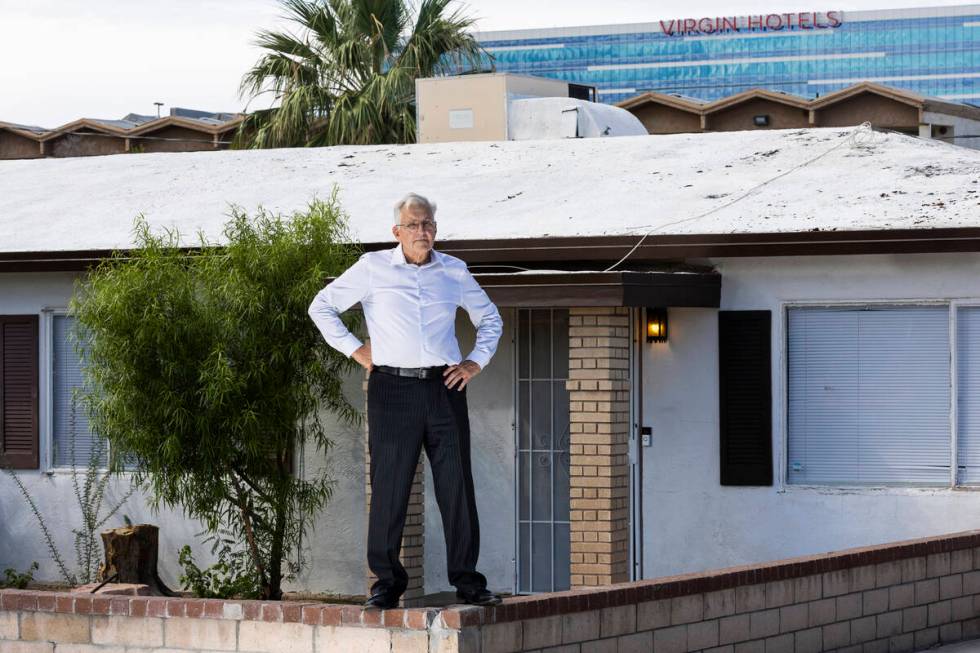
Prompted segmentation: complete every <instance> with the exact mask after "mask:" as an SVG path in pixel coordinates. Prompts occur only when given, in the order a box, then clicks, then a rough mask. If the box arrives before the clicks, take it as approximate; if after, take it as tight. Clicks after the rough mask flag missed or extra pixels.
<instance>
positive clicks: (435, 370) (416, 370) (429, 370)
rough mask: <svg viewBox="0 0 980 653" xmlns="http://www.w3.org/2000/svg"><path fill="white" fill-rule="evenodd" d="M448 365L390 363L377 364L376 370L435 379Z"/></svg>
mask: <svg viewBox="0 0 980 653" xmlns="http://www.w3.org/2000/svg"><path fill="white" fill-rule="evenodd" d="M446 367H448V366H447V365H438V366H436V367H391V366H390V365H375V366H374V368H373V370H372V371H374V372H381V373H383V374H391V375H393V376H407V377H411V378H413V379H435V378H442V373H443V372H445V371H446Z"/></svg>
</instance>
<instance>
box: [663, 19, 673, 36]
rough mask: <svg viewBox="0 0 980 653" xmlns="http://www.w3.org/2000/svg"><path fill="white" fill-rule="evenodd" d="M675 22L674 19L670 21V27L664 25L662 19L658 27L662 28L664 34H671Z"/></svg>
mask: <svg viewBox="0 0 980 653" xmlns="http://www.w3.org/2000/svg"><path fill="white" fill-rule="evenodd" d="M676 22H677V21H676V20H672V21H670V23H669V24H670V27H667V25H664V21H660V29H661V30H663V33H664V34H666V35H668V36H672V35H673V34H674V23H676Z"/></svg>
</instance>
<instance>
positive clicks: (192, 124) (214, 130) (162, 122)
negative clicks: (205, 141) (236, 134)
mask: <svg viewBox="0 0 980 653" xmlns="http://www.w3.org/2000/svg"><path fill="white" fill-rule="evenodd" d="M243 120H244V118H234V119H232V120H229V121H228V122H224V123H221V124H220V125H206V124H203V123H200V122H196V121H194V120H189V119H187V118H183V117H181V116H161V117H160V118H157V119H156V120H151V121H150V122H145V123H143V124H142V125H140V126H139V127H134V128H133V129H131V130H129V131H128V132H126V133H127V135H129V136H137V135H141V134H145V133H147V132H152V131H156V130H158V129H163V128H165V127H170V126H172V125H176V126H178V127H186V128H187V129H192V130H194V131H199V132H203V133H206V134H210V135H214V134H219V133H221V132H223V131H226V130H228V129H230V128H235V127H238V125H239V124H240V123H241V122H242V121H243Z"/></svg>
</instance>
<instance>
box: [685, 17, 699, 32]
mask: <svg viewBox="0 0 980 653" xmlns="http://www.w3.org/2000/svg"><path fill="white" fill-rule="evenodd" d="M697 26H698V21H696V20H694V19H693V18H685V19H684V29H683V30H682V31H683V32H684V33H685V34H686V33H688V32H693V31H694V29H695V28H696V27H697Z"/></svg>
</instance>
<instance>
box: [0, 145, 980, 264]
mask: <svg viewBox="0 0 980 653" xmlns="http://www.w3.org/2000/svg"><path fill="white" fill-rule="evenodd" d="M832 148H836V149H833V151H831V149H832ZM828 152H829V153H828ZM820 155H822V156H820ZM818 156H819V158H816V157H818ZM815 158H816V160H813V159H815ZM808 161H812V162H811V163H809V165H805V167H802V168H800V169H797V170H795V171H793V170H794V168H796V167H798V166H803V165H804V164H806V163H807V162H808ZM790 171H793V172H790ZM787 173H788V174H787ZM767 181H768V182H769V183H767V184H766V185H765V186H763V187H761V188H758V189H757V190H756V191H755V192H754V194H753V195H752V196H751V197H748V198H745V199H743V200H741V201H739V202H736V203H734V204H731V205H729V203H730V202H731V201H732V200H733V199H735V198H738V197H739V196H740V195H742V194H744V193H746V192H747V191H749V190H751V189H753V188H754V187H757V186H758V185H759V184H762V183H763V182H767ZM335 184H336V185H337V186H338V188H339V196H340V200H341V202H342V203H343V207H344V209H345V210H346V211H347V212H348V214H349V215H350V218H351V220H350V226H351V231H352V235H353V237H354V238H355V239H357V240H358V241H361V242H383V241H389V240H391V207H392V205H393V204H394V202H395V201H396V200H397V199H398V198H399V197H400V196H402V195H404V194H405V193H407V192H409V191H414V192H419V193H422V194H424V195H428V196H430V197H431V198H432V199H433V200H435V201H436V202H438V204H439V214H438V219H439V226H440V233H439V238H440V239H442V240H447V239H451V240H463V239H513V238H527V237H552V238H553V237H559V236H626V235H631V237H633V236H637V235H640V234H644V233H648V232H652V233H653V234H654V237H653V238H652V239H651V241H656V239H657V238H658V237H660V236H670V235H679V234H680V235H683V234H727V235H731V234H735V235H738V234H758V233H774V232H783V233H786V232H792V233H801V232H810V231H824V232H826V231H835V230H840V231H845V230H879V231H880V230H899V229H908V230H913V231H921V230H926V229H935V228H944V227H971V228H980V152H978V151H975V150H970V149H965V148H960V147H955V146H952V145H947V144H944V143H941V142H938V141H931V140H923V139H918V138H914V137H909V136H905V135H902V134H895V133H880V132H867V131H865V130H862V129H860V128H834V129H803V130H800V129H797V130H760V131H753V132H720V133H708V134H675V135H666V136H658V137H656V138H651V137H649V136H627V137H622V138H608V139H607V138H601V139H565V140H549V141H504V142H460V143H440V144H423V145H401V146H397V145H378V146H357V147H353V146H351V147H324V148H294V149H275V150H228V151H201V152H186V153H150V154H143V155H141V156H138V157H133V156H119V155H110V156H102V157H79V158H66V159H36V160H11V161H0V251H2V252H53V251H54V252H56V251H82V250H111V249H114V248H128V247H130V246H132V244H133V237H132V226H133V218H134V217H135V216H136V215H137V214H140V213H142V214H144V215H145V216H146V218H147V219H148V220H149V222H150V224H151V225H153V226H154V227H156V228H162V227H177V228H178V229H179V230H180V232H181V233H182V234H183V237H184V239H185V240H186V243H187V244H188V245H193V244H194V243H195V241H196V234H197V232H198V231H199V230H200V231H202V232H203V233H204V234H206V235H207V236H208V237H210V238H212V239H214V240H216V241H218V242H220V240H221V230H222V226H223V224H224V223H225V222H226V220H227V219H228V211H229V205H230V204H232V203H234V204H237V205H239V206H242V207H244V208H245V209H246V210H249V211H254V210H255V208H256V207H257V206H259V205H262V206H264V207H265V208H267V209H269V210H271V211H274V212H281V213H284V214H288V213H290V212H293V211H297V210H301V209H303V208H304V207H305V206H306V205H307V204H308V202H309V201H310V200H311V199H312V198H313V197H314V196H319V197H327V196H329V194H330V193H331V189H332V188H333V186H334V185H335ZM709 211H713V212H712V213H710V214H708V215H705V217H702V218H698V217H697V216H699V215H704V214H706V213H707V212H709ZM926 237H928V236H926ZM750 240H751V238H750Z"/></svg>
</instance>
